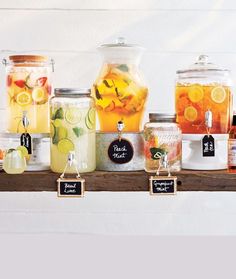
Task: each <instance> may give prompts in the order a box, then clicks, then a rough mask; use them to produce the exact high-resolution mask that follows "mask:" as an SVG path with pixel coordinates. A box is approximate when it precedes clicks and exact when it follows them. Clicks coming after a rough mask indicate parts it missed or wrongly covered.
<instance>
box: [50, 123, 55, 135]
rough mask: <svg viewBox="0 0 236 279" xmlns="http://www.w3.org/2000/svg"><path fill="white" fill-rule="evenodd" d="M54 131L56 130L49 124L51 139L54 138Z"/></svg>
mask: <svg viewBox="0 0 236 279" xmlns="http://www.w3.org/2000/svg"><path fill="white" fill-rule="evenodd" d="M55 130H56V128H55V126H54V124H53V123H50V135H51V138H53V137H54V136H55V132H56V131H55Z"/></svg>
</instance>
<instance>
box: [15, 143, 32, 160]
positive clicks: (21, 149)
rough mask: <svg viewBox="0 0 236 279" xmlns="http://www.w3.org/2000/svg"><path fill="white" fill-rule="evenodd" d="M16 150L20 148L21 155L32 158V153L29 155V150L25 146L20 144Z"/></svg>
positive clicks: (27, 158)
mask: <svg viewBox="0 0 236 279" xmlns="http://www.w3.org/2000/svg"><path fill="white" fill-rule="evenodd" d="M16 150H18V152H20V154H21V157H25V159H26V160H29V159H30V155H29V153H28V150H27V148H26V147H25V146H22V145H20V146H18V147H17V148H16Z"/></svg>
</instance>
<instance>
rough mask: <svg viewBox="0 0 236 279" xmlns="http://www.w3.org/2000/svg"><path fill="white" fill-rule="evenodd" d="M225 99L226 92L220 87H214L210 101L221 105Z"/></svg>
mask: <svg viewBox="0 0 236 279" xmlns="http://www.w3.org/2000/svg"><path fill="white" fill-rule="evenodd" d="M225 98H226V92H225V89H224V88H223V87H221V86H218V87H215V88H214V89H213V90H212V91H211V99H212V100H213V101H214V102H215V103H217V104H221V103H223V102H224V100H225Z"/></svg>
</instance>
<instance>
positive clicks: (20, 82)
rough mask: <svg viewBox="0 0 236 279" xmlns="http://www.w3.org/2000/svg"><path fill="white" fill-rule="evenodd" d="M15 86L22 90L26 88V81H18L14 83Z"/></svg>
mask: <svg viewBox="0 0 236 279" xmlns="http://www.w3.org/2000/svg"><path fill="white" fill-rule="evenodd" d="M14 83H15V85H16V86H18V87H20V88H24V87H25V80H23V79H19V80H16V81H14Z"/></svg>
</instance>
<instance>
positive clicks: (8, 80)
mask: <svg viewBox="0 0 236 279" xmlns="http://www.w3.org/2000/svg"><path fill="white" fill-rule="evenodd" d="M11 84H12V76H11V75H8V76H7V86H8V87H9V86H11Z"/></svg>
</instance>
